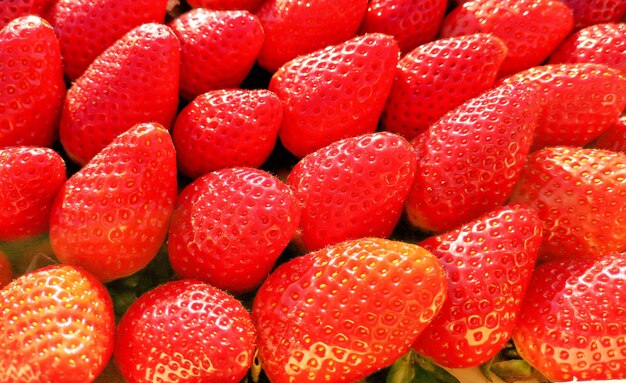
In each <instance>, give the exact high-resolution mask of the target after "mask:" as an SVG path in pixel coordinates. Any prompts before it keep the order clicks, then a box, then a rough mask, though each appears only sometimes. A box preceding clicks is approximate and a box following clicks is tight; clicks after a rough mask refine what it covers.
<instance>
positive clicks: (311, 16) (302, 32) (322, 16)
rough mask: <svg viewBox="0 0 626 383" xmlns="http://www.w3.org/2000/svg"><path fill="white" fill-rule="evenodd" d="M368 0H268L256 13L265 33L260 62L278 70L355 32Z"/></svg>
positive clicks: (350, 36)
mask: <svg viewBox="0 0 626 383" xmlns="http://www.w3.org/2000/svg"><path fill="white" fill-rule="evenodd" d="M366 11H367V0H314V1H313V0H304V1H302V0H265V1H264V2H263V4H262V5H261V8H259V10H258V12H257V13H256V15H257V17H258V18H259V21H260V22H261V25H262V26H263V30H264V32H265V42H264V44H263V48H262V49H261V52H260V54H259V57H258V62H259V65H261V66H262V67H263V68H265V69H266V70H268V71H270V72H275V71H276V70H277V69H278V68H280V67H281V66H282V65H283V64H285V63H286V62H287V61H290V60H292V59H294V58H296V57H298V56H301V55H305V54H308V53H311V52H314V51H317V50H319V49H323V48H325V47H327V46H329V45H335V44H340V43H342V42H344V41H346V40H348V39H351V38H352V37H354V35H356V32H357V30H358V29H359V25H360V24H361V20H363V16H364V15H365V12H366Z"/></svg>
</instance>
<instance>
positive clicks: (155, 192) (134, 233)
mask: <svg viewBox="0 0 626 383" xmlns="http://www.w3.org/2000/svg"><path fill="white" fill-rule="evenodd" d="M176 193H177V186H176V153H175V151H174V145H173V143H172V140H171V138H170V135H169V133H168V132H167V130H165V129H164V128H163V127H162V126H160V125H158V124H140V125H137V126H135V127H133V128H132V129H130V130H128V131H127V132H125V133H123V134H121V135H120V136H119V137H117V138H116V139H115V140H114V141H113V142H112V143H111V144H110V145H109V146H107V147H106V148H105V149H104V150H102V151H101V152H100V153H98V155H96V156H95V157H94V158H93V159H92V160H91V161H90V162H89V163H88V164H87V165H86V166H85V167H84V168H82V169H81V170H80V171H79V172H78V173H76V174H74V175H73V176H72V177H71V178H70V179H69V180H68V181H67V183H66V184H65V186H64V187H63V188H62V189H61V191H60V192H59V194H58V195H57V198H56V200H55V202H54V205H53V207H52V215H51V218H50V241H51V243H52V247H53V249H54V252H55V254H56V256H57V257H58V259H59V260H60V261H61V262H63V263H71V264H77V265H80V266H83V267H84V268H85V269H87V270H88V271H90V272H91V273H93V274H94V275H96V276H97V277H98V278H100V279H101V280H103V281H110V280H113V279H117V278H121V277H125V276H127V275H130V274H132V273H134V272H136V271H138V270H140V269H141V268H143V267H144V266H145V265H146V264H148V262H149V261H150V260H151V259H152V258H153V257H154V256H155V255H156V253H157V251H158V250H159V247H160V246H161V244H162V243H163V241H164V239H165V235H166V233H167V227H168V223H169V220H170V215H171V213H172V211H173V209H174V202H175V200H176Z"/></svg>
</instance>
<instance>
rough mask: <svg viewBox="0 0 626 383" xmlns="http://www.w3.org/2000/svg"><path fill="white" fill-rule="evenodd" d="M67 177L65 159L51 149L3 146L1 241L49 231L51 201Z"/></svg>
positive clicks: (0, 157) (0, 166) (0, 165)
mask: <svg viewBox="0 0 626 383" xmlns="http://www.w3.org/2000/svg"><path fill="white" fill-rule="evenodd" d="M66 180H67V176H66V174H65V163H64V162H63V159H62V158H61V156H59V155H58V154H57V153H56V152H55V151H54V150H52V149H48V148H37V147H28V146H14V147H8V148H5V149H0V241H12V240H17V239H24V238H28V237H33V236H36V235H39V234H43V233H45V232H47V231H48V220H49V219H50V210H51V209H52V202H53V201H54V198H55V196H56V194H57V192H58V191H59V189H60V188H61V186H62V185H63V184H64V183H65V181H66Z"/></svg>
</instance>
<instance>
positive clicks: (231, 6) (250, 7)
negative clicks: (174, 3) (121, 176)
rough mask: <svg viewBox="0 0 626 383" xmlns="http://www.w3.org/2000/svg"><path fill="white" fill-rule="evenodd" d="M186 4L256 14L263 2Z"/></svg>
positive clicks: (238, 0)
mask: <svg viewBox="0 0 626 383" xmlns="http://www.w3.org/2000/svg"><path fill="white" fill-rule="evenodd" d="M187 3H189V5H191V6H192V7H194V8H206V9H216V10H223V11H234V10H246V11H249V12H256V11H257V10H258V9H259V7H260V6H261V4H262V3H263V0H187Z"/></svg>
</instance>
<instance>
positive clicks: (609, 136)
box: [591, 114, 626, 152]
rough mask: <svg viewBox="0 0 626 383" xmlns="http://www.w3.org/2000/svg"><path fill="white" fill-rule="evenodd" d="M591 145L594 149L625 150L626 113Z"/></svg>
mask: <svg viewBox="0 0 626 383" xmlns="http://www.w3.org/2000/svg"><path fill="white" fill-rule="evenodd" d="M591 146H592V147H594V148H596V149H606V150H612V151H614V152H626V114H624V115H622V116H621V117H620V119H619V120H617V122H616V123H615V124H614V125H612V126H610V127H609V128H608V129H607V130H605V131H604V132H603V133H602V134H601V135H599V136H598V137H597V138H596V139H595V140H594V141H593V143H592V145H591Z"/></svg>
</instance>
